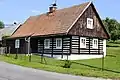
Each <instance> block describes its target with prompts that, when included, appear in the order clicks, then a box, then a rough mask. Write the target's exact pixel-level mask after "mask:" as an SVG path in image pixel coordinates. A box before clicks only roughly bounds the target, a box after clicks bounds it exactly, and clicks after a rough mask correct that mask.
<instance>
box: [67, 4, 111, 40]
mask: <svg viewBox="0 0 120 80" xmlns="http://www.w3.org/2000/svg"><path fill="white" fill-rule="evenodd" d="M87 18H91V19H93V29H88V28H87ZM68 34H70V35H78V36H86V37H96V38H104V39H108V38H109V34H108V33H107V31H106V29H105V27H104V25H103V23H102V21H101V19H100V17H99V15H98V13H97V11H96V9H95V7H94V5H93V3H90V4H89V5H88V7H87V8H86V9H85V10H84V12H83V13H82V14H81V15H80V16H79V17H78V20H77V21H76V22H75V24H74V23H73V26H71V28H69V30H68Z"/></svg>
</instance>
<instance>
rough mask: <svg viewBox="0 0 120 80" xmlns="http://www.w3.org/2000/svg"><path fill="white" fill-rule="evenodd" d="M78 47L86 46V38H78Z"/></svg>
mask: <svg viewBox="0 0 120 80" xmlns="http://www.w3.org/2000/svg"><path fill="white" fill-rule="evenodd" d="M80 48H86V38H83V37H81V38H80Z"/></svg>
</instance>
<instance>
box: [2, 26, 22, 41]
mask: <svg viewBox="0 0 120 80" xmlns="http://www.w3.org/2000/svg"><path fill="white" fill-rule="evenodd" d="M19 26H20V24H16V25H12V26H7V27H5V28H3V29H0V41H1V40H2V37H3V36H11V35H12V34H13V33H14V31H15V30H16V29H17V28H18V27H19Z"/></svg>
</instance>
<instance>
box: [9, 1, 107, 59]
mask: <svg viewBox="0 0 120 80" xmlns="http://www.w3.org/2000/svg"><path fill="white" fill-rule="evenodd" d="M108 38H109V35H108V33H107V31H106V29H105V27H104V25H103V23H102V21H101V19H100V17H99V15H98V13H97V11H96V9H95V7H94V5H93V3H92V2H86V3H83V4H80V5H75V6H72V7H69V8H64V9H57V5H56V4H53V5H52V6H50V7H49V11H48V12H47V13H44V14H41V15H37V16H31V17H29V18H28V19H27V20H26V21H25V23H24V24H23V25H22V26H20V27H19V28H18V29H17V30H16V31H15V32H14V34H13V35H12V36H11V37H10V38H9V39H8V40H7V46H10V47H11V53H16V50H17V49H16V48H15V41H16V39H17V40H18V39H19V48H18V53H26V51H27V50H28V41H26V40H28V39H29V40H30V42H29V44H30V51H31V53H38V54H43V55H45V56H50V57H54V58H57V59H70V60H78V59H91V58H101V57H102V56H103V54H104V56H105V55H106V39H108Z"/></svg>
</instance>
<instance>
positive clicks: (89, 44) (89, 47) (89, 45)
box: [89, 37, 90, 54]
mask: <svg viewBox="0 0 120 80" xmlns="http://www.w3.org/2000/svg"><path fill="white" fill-rule="evenodd" d="M89 54H90V37H89Z"/></svg>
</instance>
